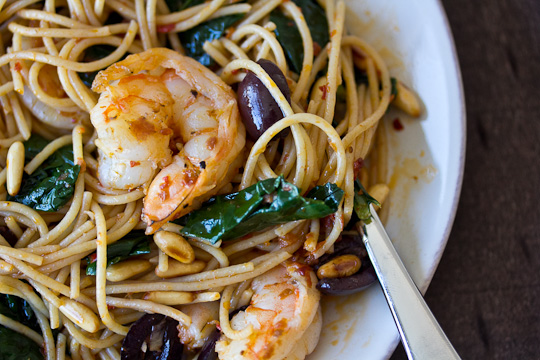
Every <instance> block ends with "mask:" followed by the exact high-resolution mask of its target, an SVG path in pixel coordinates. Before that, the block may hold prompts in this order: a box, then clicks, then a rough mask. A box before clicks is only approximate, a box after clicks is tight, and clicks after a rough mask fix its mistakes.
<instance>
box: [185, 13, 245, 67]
mask: <svg viewBox="0 0 540 360" xmlns="http://www.w3.org/2000/svg"><path fill="white" fill-rule="evenodd" d="M242 17H244V14H232V15H227V16H222V17H219V18H216V19H212V20H209V21H206V22H203V23H202V24H199V25H197V26H195V27H194V28H191V29H189V30H187V31H184V32H181V33H179V34H178V35H179V37H180V42H181V43H182V45H183V46H184V49H185V50H186V55H188V56H190V57H192V58H194V59H195V60H197V61H198V62H200V63H201V64H203V65H204V66H210V65H213V64H214V60H213V59H212V58H211V57H210V55H208V54H207V53H206V52H205V51H204V49H203V45H204V43H205V42H206V41H213V40H216V39H219V38H221V37H222V36H223V34H224V33H225V31H226V30H227V29H228V28H230V27H231V26H232V25H233V24H234V23H236V22H237V21H238V20H240V19H241V18H242Z"/></svg>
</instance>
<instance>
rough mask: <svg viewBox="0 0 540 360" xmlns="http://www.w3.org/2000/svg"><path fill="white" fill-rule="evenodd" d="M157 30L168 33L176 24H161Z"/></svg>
mask: <svg viewBox="0 0 540 360" xmlns="http://www.w3.org/2000/svg"><path fill="white" fill-rule="evenodd" d="M156 30H157V32H158V33H168V32H171V31H173V30H174V24H166V25H159V26H158V27H157V28H156Z"/></svg>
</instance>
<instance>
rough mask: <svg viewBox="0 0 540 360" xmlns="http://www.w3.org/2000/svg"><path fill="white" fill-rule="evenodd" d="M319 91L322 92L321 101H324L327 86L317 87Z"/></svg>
mask: <svg viewBox="0 0 540 360" xmlns="http://www.w3.org/2000/svg"><path fill="white" fill-rule="evenodd" d="M319 90H321V91H322V97H321V99H323V100H326V93H328V84H326V85H323V86H319Z"/></svg>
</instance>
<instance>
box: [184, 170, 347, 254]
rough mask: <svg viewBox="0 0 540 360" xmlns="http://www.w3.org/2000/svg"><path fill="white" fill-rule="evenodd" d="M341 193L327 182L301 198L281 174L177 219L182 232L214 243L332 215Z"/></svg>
mask: <svg viewBox="0 0 540 360" xmlns="http://www.w3.org/2000/svg"><path fill="white" fill-rule="evenodd" d="M343 194H344V192H343V190H341V189H340V188H339V187H338V186H337V185H335V184H326V185H324V186H317V187H315V188H314V189H313V190H311V191H310V192H309V194H308V195H307V196H306V197H302V196H301V195H300V191H299V189H298V188H297V187H296V186H294V185H293V184H290V183H288V182H286V181H285V180H284V179H283V177H282V176H280V177H278V178H275V179H266V180H262V181H259V182H258V183H257V184H255V185H252V186H250V187H248V188H246V189H244V190H242V191H239V192H237V193H233V194H229V195H223V196H218V197H214V198H212V199H210V200H209V201H208V202H207V203H205V204H204V205H203V207H202V208H200V209H199V210H196V211H194V212H192V213H190V214H188V215H186V216H184V217H183V218H181V219H179V220H177V222H178V223H180V224H184V228H183V229H182V233H183V234H184V235H186V236H192V237H197V238H202V239H206V240H208V241H210V242H212V243H215V242H217V241H218V240H220V239H222V240H230V239H235V238H239V237H241V236H244V235H246V234H249V233H253V232H256V231H260V230H263V229H265V228H267V227H270V226H273V225H278V224H283V223H286V222H289V221H295V220H301V219H317V218H322V217H324V216H327V215H330V214H333V213H335V212H336V211H337V208H338V206H339V203H340V202H341V199H342V198H343Z"/></svg>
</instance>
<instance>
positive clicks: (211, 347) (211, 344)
mask: <svg viewBox="0 0 540 360" xmlns="http://www.w3.org/2000/svg"><path fill="white" fill-rule="evenodd" d="M246 309H247V305H246V306H242V307H239V308H238V309H236V310H234V311H233V312H231V313H230V314H229V319H232V318H233V316H234V315H236V314H238V313H239V312H240V311H244V310H246ZM220 337H221V331H219V330H218V329H216V330H214V332H213V333H212V334H210V336H209V337H208V339H206V341H205V343H204V345H203V347H202V348H201V352H200V353H199V357H198V358H197V360H217V358H218V354H217V352H216V343H217V341H218V340H219V338H220Z"/></svg>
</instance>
